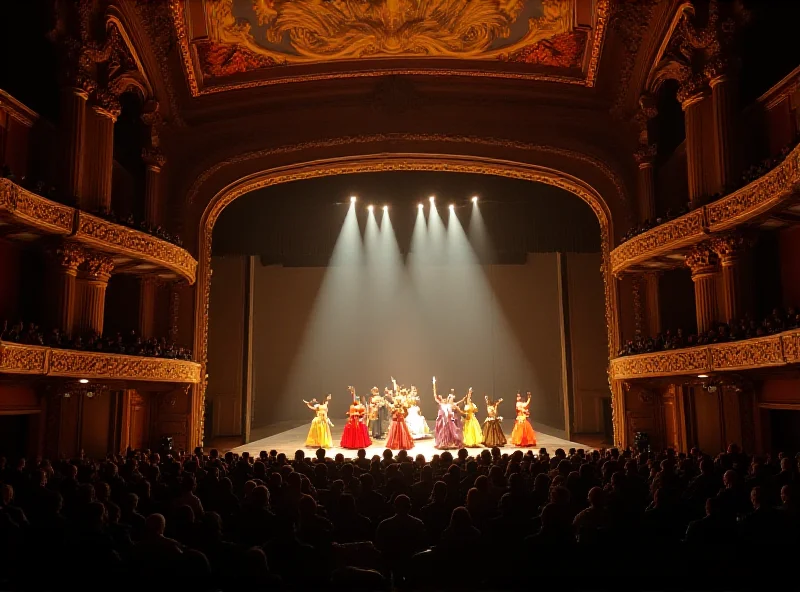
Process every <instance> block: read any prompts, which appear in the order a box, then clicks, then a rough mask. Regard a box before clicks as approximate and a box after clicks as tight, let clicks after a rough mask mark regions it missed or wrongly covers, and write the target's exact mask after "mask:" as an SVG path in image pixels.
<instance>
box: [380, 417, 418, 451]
mask: <svg viewBox="0 0 800 592" xmlns="http://www.w3.org/2000/svg"><path fill="white" fill-rule="evenodd" d="M386 448H389V449H391V450H411V449H412V448H414V440H413V438H411V432H410V431H409V430H408V424H406V411H405V409H403V408H402V407H395V408H394V409H392V425H391V426H389V436H388V437H387V438H386Z"/></svg>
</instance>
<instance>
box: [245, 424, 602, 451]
mask: <svg viewBox="0 0 800 592" xmlns="http://www.w3.org/2000/svg"><path fill="white" fill-rule="evenodd" d="M428 424H429V425H430V427H431V431H433V422H430V421H429V422H428ZM309 425H310V424H304V425H301V426H298V427H295V428H292V429H288V430H285V431H282V432H279V433H274V434H273V435H271V436H268V437H266V438H261V439H260V440H253V441H252V442H250V443H248V444H243V445H241V446H238V447H236V448H233V452H236V453H239V454H241V453H242V452H249V453H250V454H251V455H255V456H258V453H259V452H261V451H262V450H266V451H269V450H277V451H279V452H283V453H285V454H286V455H287V456H289V457H290V458H291V457H292V456H293V455H294V452H295V450H299V449H302V450H304V451H305V452H306V455H313V454H314V452H315V449H313V448H306V446H305V442H306V436H307V435H308V428H309ZM503 427H505V426H503ZM342 430H344V422H342V424H341V425H335V426H334V427H332V428H331V435H332V437H333V443H334V447H333V448H330V449H328V450H327V455H328V456H335V455H336V454H338V453H340V452H341V453H342V454H344V455H345V456H348V457H352V456H355V453H356V451H355V450H351V449H346V448H340V447H339V442H340V441H341V439H342ZM508 436H509V434H508V433H507V434H506V437H508ZM536 438H537V442H536V448H535V449H533V451H534V452H538V451H539V448H547V451H548V452H549V453H550V454H553V452H554V451H555V450H556V448H563V449H564V450H565V451H568V450H569V449H570V448H586V449H589V448H592V446H590V445H587V444H582V443H580V442H570V441H569V440H564V439H563V438H559V437H557V436H552V435H550V434H547V433H545V432H542V431H538V430H537V432H536ZM383 444H384V440H380V441H378V442H375V441H373V443H372V446H370V447H369V448H367V449H366V451H367V458H370V457H372V456H373V455H375V454H377V455H381V454H382V453H383V451H384V450H386V447H385V446H384V445H383ZM433 444H434V442H433V438H428V439H426V440H415V441H414V448H413V449H411V450H409V451H408V453H409V455H410V456H412V457H413V456H416V455H417V454H422V455H424V456H425V459H426V460H430V459H431V458H433V455H434V454H440V453H441V452H442V451H441V450H437V449H436V448H434V445H433ZM470 450H471V451H473V452H472V454H474V452H475V451H479V450H481V449H480V448H472V449H470ZM501 450H502V451H503V452H504V453H505V452H507V453H509V454H510V453H512V452H514V451H515V450H527V449H519V448H515V447H513V446H507V447H504V448H501ZM450 452H451V453H453V454H455V452H456V451H455V450H451V451H450Z"/></svg>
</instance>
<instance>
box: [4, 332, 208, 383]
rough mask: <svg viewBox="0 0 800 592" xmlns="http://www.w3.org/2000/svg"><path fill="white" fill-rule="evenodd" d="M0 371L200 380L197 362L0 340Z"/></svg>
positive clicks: (107, 378) (138, 379) (126, 379)
mask: <svg viewBox="0 0 800 592" xmlns="http://www.w3.org/2000/svg"><path fill="white" fill-rule="evenodd" d="M0 373H2V374H24V375H32V376H56V377H65V378H78V379H80V378H87V379H95V380H120V381H142V382H174V383H189V384H196V383H198V382H200V364H198V363H197V362H189V361H184V360H172V359H168V358H154V357H140V356H126V355H121V354H111V353H108V354H107V353H98V352H85V351H77V350H69V349H56V348H50V347H42V346H38V345H22V344H19V343H8V342H4V341H0Z"/></svg>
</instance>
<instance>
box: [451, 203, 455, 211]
mask: <svg viewBox="0 0 800 592" xmlns="http://www.w3.org/2000/svg"><path fill="white" fill-rule="evenodd" d="M455 209H456V206H455V204H450V211H451V212H452V211H453V210H455Z"/></svg>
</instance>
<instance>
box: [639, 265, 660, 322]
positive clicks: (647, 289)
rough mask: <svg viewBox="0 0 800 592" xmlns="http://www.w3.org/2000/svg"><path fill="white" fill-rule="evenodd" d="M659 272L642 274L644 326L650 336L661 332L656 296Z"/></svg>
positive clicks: (657, 298)
mask: <svg viewBox="0 0 800 592" xmlns="http://www.w3.org/2000/svg"><path fill="white" fill-rule="evenodd" d="M660 276H661V274H660V273H659V272H657V271H648V272H646V273H644V274H642V279H643V282H644V298H645V305H644V309H645V321H646V324H645V327H646V328H647V333H648V334H649V335H650V337H655V336H656V335H658V334H659V333H661V304H660V301H659V297H658V281H659V277H660Z"/></svg>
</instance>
